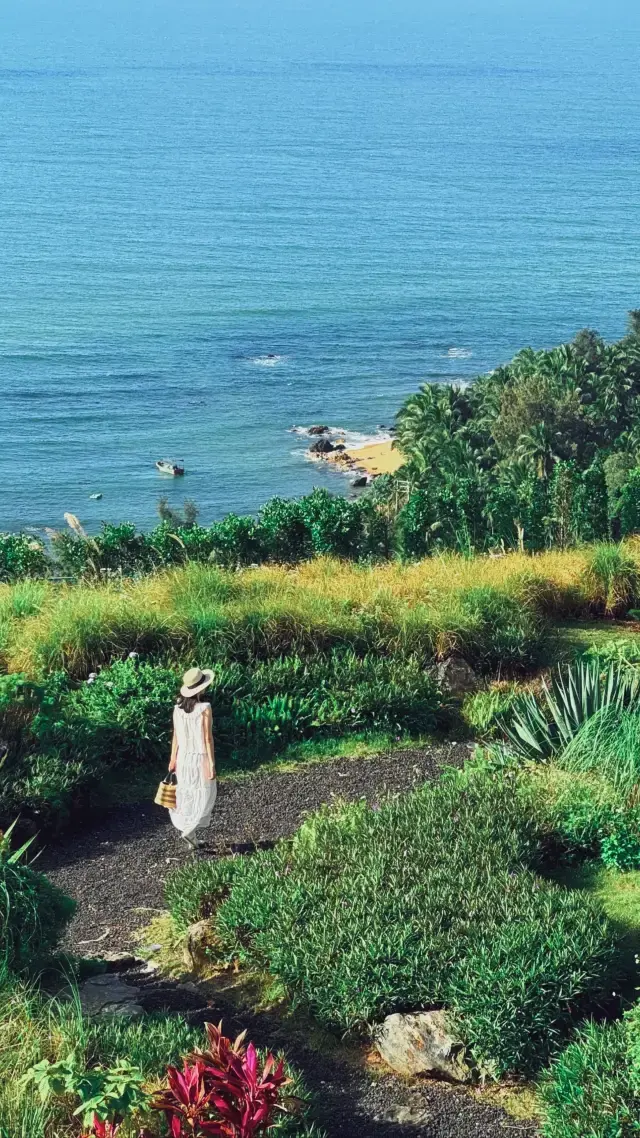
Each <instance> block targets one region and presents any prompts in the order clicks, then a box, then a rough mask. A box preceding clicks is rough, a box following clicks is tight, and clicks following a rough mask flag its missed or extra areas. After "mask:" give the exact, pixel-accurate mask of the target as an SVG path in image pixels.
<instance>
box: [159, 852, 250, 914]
mask: <svg viewBox="0 0 640 1138" xmlns="http://www.w3.org/2000/svg"><path fill="white" fill-rule="evenodd" d="M243 865H244V862H243V861H242V859H240V858H235V857H230V858H224V859H221V860H219V861H199V862H196V864H195V865H188V866H184V867H182V868H181V869H177V870H175V872H174V873H172V874H171V875H170V876H169V877H168V878H167V881H166V884H165V901H166V903H167V906H168V908H169V911H170V913H171V916H172V917H173V919H174V921H175V924H176V926H177V928H178V929H180V930H183V929H186V928H188V926H189V925H192V924H194V923H195V922H196V921H200V920H202V919H203V918H204V917H209V916H211V914H212V913H213V912H214V911H215V910H216V909H217V908H218V906H219V905H220V902H221V901H222V900H223V899H224V897H226V896H227V894H228V893H229V890H230V888H231V885H232V883H233V881H234V880H235V877H236V875H237V874H238V873H239V872H242V868H243Z"/></svg>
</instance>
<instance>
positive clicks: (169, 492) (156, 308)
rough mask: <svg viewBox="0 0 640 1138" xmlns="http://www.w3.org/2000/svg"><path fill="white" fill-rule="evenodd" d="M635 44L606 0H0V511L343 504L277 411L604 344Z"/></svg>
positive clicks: (383, 416) (638, 202)
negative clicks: (587, 335)
mask: <svg viewBox="0 0 640 1138" xmlns="http://www.w3.org/2000/svg"><path fill="white" fill-rule="evenodd" d="M639 56H640V11H638V6H637V5H636V4H632V3H631V2H623V0H612V2H611V3H608V4H606V5H605V4H603V3H601V2H598V3H596V2H593V0H592V2H590V0H586V2H585V3H582V4H577V3H574V2H572V0H556V2H555V3H553V4H551V3H548V2H545V0H541V2H539V3H535V4H534V3H533V0H511V2H509V0H502V2H500V0H484V2H483V0H478V2H476V3H472V2H471V0H450V2H449V3H448V4H445V3H441V2H440V0H435V2H433V3H428V2H425V0H422V2H421V3H420V4H418V3H413V2H412V0H397V3H395V4H393V5H392V4H391V3H390V2H387V3H380V2H378V0H372V2H371V3H368V4H366V5H365V4H364V3H356V2H355V0H343V2H342V3H340V4H338V3H337V0H336V2H334V0H328V2H327V3H326V4H323V5H315V6H312V5H310V4H309V3H307V2H306V0H298V2H294V0H281V2H280V3H277V2H276V0H266V3H259V2H258V0H255V2H252V0H237V2H236V3H231V0H229V2H228V3H226V4H219V3H211V2H209V3H204V0H202V2H200V0H185V2H180V3H179V2H178V0H173V2H170V0H156V2H154V3H150V2H148V0H141V2H140V3H139V4H136V5H131V4H130V2H128V0H127V3H125V2H124V0H113V2H112V3H110V4H102V3H100V2H99V0H84V2H83V3H80V2H79V0H22V2H19V0H5V3H4V5H3V9H2V13H0V270H1V271H0V415H1V422H2V445H1V446H0V528H2V529H5V530H12V529H21V528H30V529H37V528H39V527H43V526H60V525H63V524H64V523H63V513H64V512H65V511H72V512H73V513H75V514H77V515H78V517H79V518H80V519H81V521H82V522H83V523H84V524H85V525H86V526H87V527H88V528H89V529H90V530H95V529H96V528H97V526H98V525H99V523H100V521H101V520H103V519H104V520H110V521H114V520H122V519H129V520H131V521H133V522H135V523H137V524H139V525H141V526H145V527H146V526H150V525H152V524H153V523H154V520H155V518H156V510H157V502H158V499H159V497H160V496H161V495H166V496H168V497H169V499H170V501H171V502H172V503H173V504H174V505H179V504H180V503H181V502H182V500H183V499H184V498H185V497H188V498H191V499H193V500H195V501H196V502H197V504H198V506H199V508H200V511H201V518H202V520H203V521H205V522H208V521H210V520H213V519H215V518H218V517H221V516H222V515H223V514H224V513H226V512H228V511H236V512H254V511H256V510H257V509H258V508H259V506H260V504H261V503H262V502H263V501H265V500H266V499H267V498H269V497H270V496H272V495H274V494H280V495H297V494H301V493H305V492H307V491H309V490H310V489H311V488H312V487H313V486H314V485H325V486H328V487H330V488H331V489H334V490H336V491H338V492H346V491H347V490H348V482H347V481H346V479H345V478H344V477H343V476H342V475H340V474H338V473H337V472H334V471H332V470H330V469H327V468H325V467H323V466H320V465H318V464H313V463H311V462H309V460H308V458H307V457H306V454H305V441H304V439H302V438H301V436H299V435H296V434H292V433H291V428H292V427H293V426H294V425H308V424H310V423H313V422H324V423H328V424H330V425H332V426H340V427H346V428H349V429H350V430H352V431H354V432H356V433H357V434H358V435H361V436H362V437H363V438H364V437H369V436H372V435H374V436H375V435H376V434H377V433H378V432H379V431H380V428H381V427H382V426H385V425H388V424H389V423H390V422H391V421H392V418H393V415H394V413H395V411H396V410H397V408H398V406H399V404H400V402H401V400H402V399H403V398H404V397H405V396H406V395H407V394H408V393H410V392H411V391H413V390H415V389H416V388H417V386H418V385H419V384H420V383H422V382H429V381H435V380H445V381H455V380H469V379H472V378H473V377H474V376H475V375H477V374H479V373H481V372H483V371H486V370H488V369H490V368H493V367H495V366H496V365H497V364H499V363H501V362H503V361H505V360H507V359H508V358H509V357H510V356H511V355H512V354H513V353H514V352H515V351H516V350H517V349H518V348H520V347H521V346H523V345H526V344H531V345H533V346H536V347H543V346H548V345H551V344H554V343H556V342H559V341H562V340H566V339H568V338H570V337H572V336H573V335H574V334H575V332H576V331H577V330H578V329H580V328H582V327H585V326H590V327H595V328H598V329H599V330H600V331H601V332H602V333H603V334H604V335H605V336H606V337H608V338H614V337H618V336H620V335H621V334H622V333H623V331H624V327H625V318H626V312H627V310H628V309H629V308H634V307H640V208H639V207H640V67H639V66H638V60H639ZM165 457H169V458H180V459H183V460H184V462H185V464H186V475H185V477H184V479H167V478H166V477H164V478H163V476H162V475H160V474H159V473H158V472H157V471H156V469H155V465H154V463H155V460H156V459H158V458H165ZM92 493H101V494H102V498H101V499H100V500H99V501H95V500H91V499H90V498H89V495H90V494H92Z"/></svg>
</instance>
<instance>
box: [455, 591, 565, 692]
mask: <svg viewBox="0 0 640 1138" xmlns="http://www.w3.org/2000/svg"><path fill="white" fill-rule="evenodd" d="M457 600H458V604H459V606H460V610H461V612H462V614H463V616H464V617H467V618H469V623H470V628H469V631H468V633H467V637H466V643H467V645H468V648H467V651H470V654H471V657H472V659H473V661H474V663H476V664H477V665H478V666H479V668H480V670H481V671H496V670H499V669H504V670H505V671H507V672H508V671H514V670H516V671H517V670H524V669H527V668H530V667H531V666H532V665H533V664H535V663H536V662H538V661H539V660H541V659H542V656H543V653H544V649H545V647H546V627H545V624H544V621H543V620H542V618H541V617H540V616H539V615H538V614H537V613H536V612H535V610H534V609H532V608H531V607H529V606H527V605H523V604H522V602H521V601H520V600H519V599H518V598H517V597H515V596H512V595H511V594H510V593H508V592H506V591H504V590H502V589H497V588H495V587H493V586H491V585H476V586H472V587H471V588H468V589H461V590H460V592H459V594H458V598H457Z"/></svg>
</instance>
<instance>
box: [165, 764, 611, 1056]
mask: <svg viewBox="0 0 640 1138" xmlns="http://www.w3.org/2000/svg"><path fill="white" fill-rule="evenodd" d="M512 778H513V776H512V774H511V773H510V772H509V771H506V772H504V773H503V774H498V773H493V774H492V773H491V772H487V773H483V772H482V771H476V772H473V771H470V772H468V773H466V774H464V775H453V774H452V775H450V776H448V777H445V778H444V779H443V780H441V782H440V783H438V784H436V785H434V786H428V787H425V788H424V789H422V790H420V791H417V792H415V793H413V794H411V795H406V796H404V797H402V798H400V799H398V800H395V801H391V802H389V803H387V804H385V805H384V806H383V807H382V808H381V809H380V810H379V811H374V810H370V809H368V808H367V806H366V805H365V804H364V803H361V804H357V805H352V806H349V807H344V808H339V809H328V808H325V809H323V810H322V811H320V812H319V813H318V814H316V815H314V816H313V817H311V818H310V819H309V820H308V821H307V822H306V823H305V824H304V825H303V826H302V827H301V829H300V830H299V831H298V833H297V834H296V836H295V838H294V839H293V842H291V843H281V844H280V845H279V846H278V847H276V849H275V850H273V851H270V852H268V853H260V854H257V855H255V856H254V857H252V858H250V859H243V860H242V861H241V862H240V863H238V864H237V865H236V867H235V869H234V871H233V880H232V882H231V888H230V891H229V892H228V894H227V895H226V897H223V899H222V901H221V902H220V900H219V897H220V891H219V889H218V891H217V893H216V898H217V899H218V900H217V901H216V903H215V904H212V906H211V907H212V908H215V931H216V934H217V936H218V937H219V938H220V941H221V944H222V946H223V948H224V949H225V950H226V951H227V952H228V953H229V954H231V955H233V954H236V955H238V956H239V957H240V959H242V960H246V959H248V960H250V961H252V962H253V963H254V964H257V965H258V966H261V967H265V966H266V967H268V968H269V969H270V970H271V971H272V972H273V973H274V974H275V975H276V976H277V977H278V978H279V979H280V980H281V981H283V982H284V983H285V985H286V986H287V987H288V989H289V991H290V992H291V993H292V995H293V997H294V999H296V1000H298V1001H302V1002H304V1003H305V1004H306V1005H307V1006H309V1007H310V1008H311V1009H312V1010H313V1012H314V1013H315V1014H316V1015H317V1016H318V1017H319V1019H321V1020H322V1021H323V1022H325V1023H327V1024H330V1025H335V1026H338V1027H340V1028H341V1029H349V1028H356V1027H358V1026H364V1025H366V1024H369V1023H371V1022H372V1021H376V1020H379V1019H381V1018H382V1017H383V1016H384V1015H385V1014H387V1013H389V1012H392V1011H395V1010H404V1009H408V1008H415V1007H423V1006H429V1005H433V1004H436V1005H437V1004H445V1005H448V1006H451V1007H453V1008H454V1009H455V1011H456V1014H457V1017H458V1019H459V1023H460V1025H461V1030H462V1031H463V1037H465V1038H467V1039H468V1040H469V1041H470V1043H471V1044H472V1046H473V1051H474V1054H475V1056H476V1059H477V1060H478V1062H480V1063H481V1064H482V1065H483V1067H485V1068H486V1069H487V1070H490V1071H491V1072H492V1073H494V1074H496V1075H501V1074H503V1073H506V1072H515V1071H519V1072H531V1071H532V1070H533V1069H535V1068H536V1067H537V1066H539V1064H540V1063H542V1062H544V1061H546V1058H547V1056H548V1054H549V1053H550V1052H552V1051H553V1050H554V1049H555V1048H556V1047H557V1046H558V1043H559V1041H560V1040H561V1039H562V1037H563V1036H564V1035H565V1034H566V1032H567V1031H568V1030H569V1027H570V1025H571V1023H572V1021H573V1018H574V1017H575V1016H576V1014H579V1011H580V1010H581V1009H582V1008H583V1007H584V1006H588V1005H589V1004H590V1003H591V1004H592V1005H593V1004H594V1002H597V1000H598V998H599V996H600V995H601V994H602V992H603V991H604V990H606V987H607V984H608V983H609V981H610V974H611V969H612V967H613V960H614V955H615V941H614V939H613V936H612V933H611V930H610V928H609V926H608V925H607V922H606V920H605V919H604V918H603V917H602V915H601V913H600V912H599V910H598V909H597V907H596V906H595V905H594V904H593V903H592V902H591V901H590V900H589V899H588V898H586V897H584V896H582V895H581V894H573V893H571V892H569V891H566V890H561V889H559V888H558V887H557V886H555V885H552V884H550V883H548V882H544V881H543V880H542V879H540V878H538V877H537V876H535V874H534V873H532V872H531V871H529V870H527V869H525V868H524V866H525V865H526V863H527V862H531V861H532V860H534V859H535V858H536V856H537V852H538V849H539V842H540V838H541V834H540V831H539V824H538V822H537V821H536V819H535V816H534V812H533V811H532V810H531V808H530V806H529V803H528V801H527V796H526V794H525V795H524V796H523V795H521V794H519V793H516V786H515V784H514V783H513V781H512ZM196 872H198V871H196ZM200 882H201V878H199V877H198V878H197V880H196V882H195V884H194V886H193V887H191V886H190V885H189V871H188V870H184V871H182V874H181V876H180V878H179V879H178V880H177V881H176V879H174V883H173V884H170V885H169V896H170V898H171V904H172V906H173V908H174V910H175V908H176V893H180V892H184V893H185V894H186V895H187V896H188V897H193V896H194V895H195V896H197V906H198V909H197V911H198V912H201V911H203V904H205V905H206V902H203V901H202V899H201V894H200V892H199V887H200ZM225 888H226V882H225ZM216 889H217V882H216ZM189 903H190V902H187V903H186V906H187V907H186V910H184V912H185V915H186V916H190V915H191V913H193V912H195V911H196V909H195V907H194V908H192V909H191V910H189V907H188V906H189ZM216 905H217V908H216ZM181 912H183V911H181ZM181 919H185V916H182V918H181ZM496 1024H497V1025H499V1028H498V1029H497V1028H496Z"/></svg>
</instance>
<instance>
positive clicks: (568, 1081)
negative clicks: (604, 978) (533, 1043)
mask: <svg viewBox="0 0 640 1138" xmlns="http://www.w3.org/2000/svg"><path fill="white" fill-rule="evenodd" d="M627 1048H628V1035H627V1029H626V1026H625V1024H624V1023H612V1024H595V1023H591V1024H588V1025H587V1026H586V1027H585V1028H584V1029H583V1030H582V1031H581V1033H580V1036H579V1037H578V1039H576V1040H575V1042H573V1043H570V1044H569V1046H568V1047H567V1048H566V1050H565V1051H563V1052H562V1054H561V1055H560V1056H559V1058H558V1059H557V1060H556V1061H555V1063H554V1064H553V1066H552V1067H551V1070H550V1071H549V1073H548V1075H547V1076H546V1077H545V1079H544V1080H543V1082H542V1084H541V1098H542V1104H543V1127H542V1132H543V1134H544V1136H545V1138H632V1135H637V1134H638V1132H640V1101H639V1100H638V1099H637V1098H636V1093H637V1092H636V1090H635V1088H634V1084H633V1079H632V1074H631V1068H630V1063H629V1054H628V1049H627Z"/></svg>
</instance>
